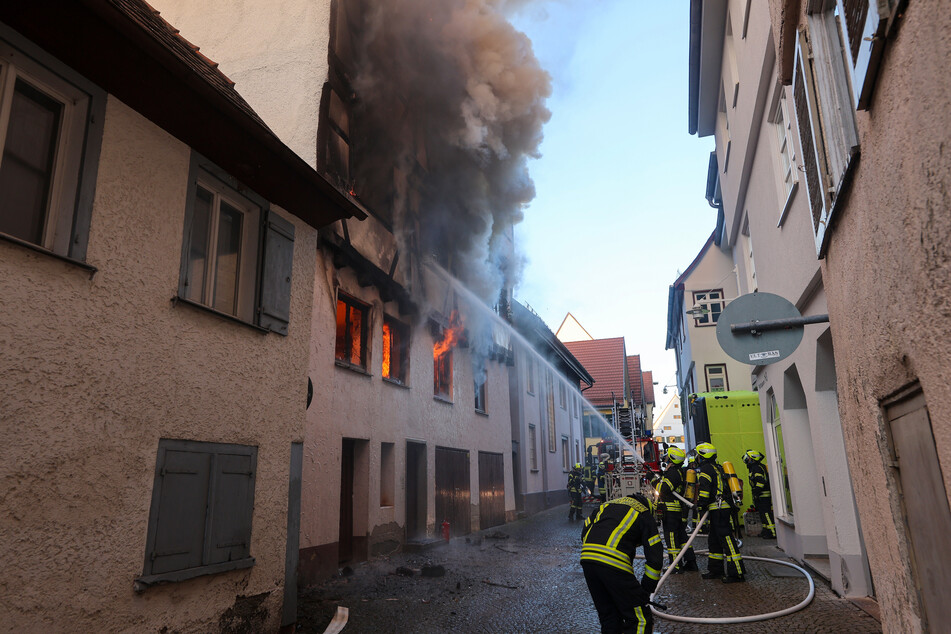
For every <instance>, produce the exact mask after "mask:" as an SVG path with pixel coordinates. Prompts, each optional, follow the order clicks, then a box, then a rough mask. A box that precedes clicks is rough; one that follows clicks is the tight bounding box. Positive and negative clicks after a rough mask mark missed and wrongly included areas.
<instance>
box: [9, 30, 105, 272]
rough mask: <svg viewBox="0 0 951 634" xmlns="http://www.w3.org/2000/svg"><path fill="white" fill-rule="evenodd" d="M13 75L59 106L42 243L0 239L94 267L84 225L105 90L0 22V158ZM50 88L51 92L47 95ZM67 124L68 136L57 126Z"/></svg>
mask: <svg viewBox="0 0 951 634" xmlns="http://www.w3.org/2000/svg"><path fill="white" fill-rule="evenodd" d="M17 78H21V79H23V81H25V82H26V83H27V84H29V85H30V86H32V87H33V88H34V89H36V90H38V91H39V92H41V93H43V94H44V95H46V96H47V97H49V98H51V99H53V100H55V101H58V102H59V103H60V104H61V105H62V106H63V113H64V117H65V118H64V119H63V120H61V121H60V126H59V128H60V133H58V134H57V143H56V146H57V147H56V150H55V157H54V160H53V173H52V175H51V183H50V188H49V191H48V194H49V195H48V199H47V205H46V211H45V212H44V218H43V237H42V240H41V243H36V242H33V241H31V240H28V239H23V238H20V237H16V236H13V235H11V234H7V233H0V238H2V239H3V240H5V241H8V242H12V243H15V244H18V245H21V246H23V247H25V248H28V249H30V250H33V251H37V252H39V253H43V254H45V255H49V256H52V257H55V258H57V259H59V260H63V261H66V262H69V263H71V264H75V265H78V266H79V267H81V268H83V269H86V270H89V271H91V272H96V271H97V269H96V267H94V266H91V265H89V264H87V263H86V250H87V246H88V242H89V227H90V219H91V216H92V208H93V201H94V198H95V190H96V181H97V178H98V168H99V157H100V153H101V148H102V133H103V122H104V120H105V112H106V92H105V91H104V90H102V89H101V88H99V87H98V86H96V85H95V84H93V83H92V82H90V81H89V80H87V79H86V78H85V77H83V76H82V75H80V74H78V73H77V72H75V71H74V70H72V69H71V68H70V67H68V66H66V65H65V64H63V63H62V62H60V61H59V60H58V59H56V58H55V57H53V56H52V55H50V54H48V53H47V52H46V51H44V50H42V49H40V48H39V47H37V46H36V45H35V44H33V43H32V42H30V41H29V40H27V39H26V38H24V37H22V36H21V35H20V34H18V33H17V32H15V31H13V30H12V29H9V28H8V27H6V26H5V25H3V24H0V162H2V155H3V150H4V146H5V139H6V131H7V126H8V124H9V115H10V112H9V109H10V106H11V104H12V99H13V94H12V92H9V93H7V92H6V90H5V89H4V86H8V87H12V86H13V85H14V84H15V82H16V80H17ZM51 92H54V93H55V94H50V93H51ZM66 127H70V128H71V129H70V130H69V132H68V134H67V135H66V136H67V141H65V142H64V141H63V135H62V134H61V131H62V130H63V129H64V128H66Z"/></svg>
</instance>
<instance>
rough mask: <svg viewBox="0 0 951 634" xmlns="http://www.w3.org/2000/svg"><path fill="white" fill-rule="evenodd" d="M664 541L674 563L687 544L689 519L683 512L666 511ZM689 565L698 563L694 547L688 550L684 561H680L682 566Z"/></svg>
mask: <svg viewBox="0 0 951 634" xmlns="http://www.w3.org/2000/svg"><path fill="white" fill-rule="evenodd" d="M662 523H663V525H664V541H665V542H666V544H667V556H668V557H670V562H671V563H673V561H674V559H676V558H677V555H679V554H680V551H681V550H682V549H683V547H684V544H686V543H687V517H686V514H685V513H684V512H682V511H667V510H665V511H664V518H663V522H662ZM689 563H694V564H696V563H697V556H696V555H695V554H694V553H693V546H691V547H690V548H688V549H687V552H686V553H684V556H683V559H681V560H680V564H679V565H680V566H683V565H684V564H689Z"/></svg>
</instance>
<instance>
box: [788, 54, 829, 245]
mask: <svg viewBox="0 0 951 634" xmlns="http://www.w3.org/2000/svg"><path fill="white" fill-rule="evenodd" d="M808 56H809V54H808V44H807V43H806V42H805V41H804V39H803V37H800V39H799V42H797V44H796V65H795V67H794V68H793V106H794V110H795V113H796V129H797V131H798V133H799V145H800V147H801V148H802V166H803V169H804V170H805V172H806V178H805V181H806V194H807V195H808V198H809V210H810V212H811V213H812V226H813V230H814V233H815V236H816V252H818V251H819V249H820V245H821V244H822V239H823V237H824V234H825V226H826V217H827V216H828V206H827V203H826V200H827V197H826V194H825V178H824V174H825V154H824V151H823V146H822V138H821V137H820V136H819V134H818V132H819V130H820V129H819V124H818V118H817V117H818V111H817V107H816V99H815V86H814V85H813V83H812V69H811V64H810V63H809V60H808Z"/></svg>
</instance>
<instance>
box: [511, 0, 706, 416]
mask: <svg viewBox="0 0 951 634" xmlns="http://www.w3.org/2000/svg"><path fill="white" fill-rule="evenodd" d="M512 22H513V24H514V25H515V27H516V28H518V29H519V30H521V31H523V32H524V33H526V34H527V35H528V36H529V38H530V39H531V40H532V44H533V47H534V50H535V54H536V56H537V57H538V59H539V61H540V62H541V65H542V66H543V67H544V68H545V69H546V70H547V71H548V72H549V73H550V74H551V76H552V96H551V97H550V98H549V100H548V107H549V109H550V110H551V112H552V117H551V120H550V121H549V122H548V124H547V125H546V126H545V129H544V135H545V138H544V141H543V143H542V145H541V154H542V156H541V158H539V159H537V160H533V161H531V163H530V165H529V170H530V173H531V176H532V178H533V179H534V181H535V187H536V191H537V194H536V197H535V199H534V200H533V201H532V202H531V203H530V205H529V207H528V208H526V210H525V220H524V221H522V222H521V223H520V224H518V225H516V228H515V239H516V244H517V248H518V249H520V250H521V252H522V254H523V255H524V257H525V258H526V265H525V270H524V273H523V276H522V280H521V282H520V284H519V285H518V286H517V287H516V289H515V297H516V299H518V300H519V301H520V302H522V303H527V304H528V305H529V306H531V307H532V309H534V310H535V312H536V313H538V315H539V316H540V317H541V318H542V319H544V320H545V322H546V323H547V324H548V326H549V327H550V328H551V329H552V331H556V330H557V329H558V327H559V326H560V325H561V323H562V320H563V319H564V318H565V315H566V314H567V313H568V312H570V313H571V314H572V315H574V316H575V318H576V319H577V320H578V321H579V322H580V323H581V325H582V326H584V328H585V329H586V330H587V331H588V332H589V333H591V335H592V336H593V337H595V338H597V339H602V338H609V337H621V336H623V337H624V339H625V344H626V347H627V353H628V354H629V355H632V354H639V355H640V356H641V367H642V369H644V370H651V371H653V376H654V381H656V382H658V385H657V386H655V393H656V396H655V399H656V401H657V405H658V407H662V406H663V405H665V404H666V402H667V400H668V398H669V397H665V396H662V394H661V392H662V387H663V386H664V385H667V384H674V383H676V361H675V359H674V352H673V351H672V350H666V351H665V350H664V344H665V339H666V333H667V292H668V288H669V286H670V284H671V283H673V282H674V280H676V279H677V277H678V275H679V274H680V272H681V271H683V270H684V269H686V268H687V266H689V264H690V262H691V261H693V259H694V257H695V256H696V255H697V253H698V252H699V251H700V248H701V247H702V246H703V244H704V243H705V242H706V240H707V238H708V237H709V236H710V233H711V232H712V231H713V229H714V226H715V225H716V210H715V209H713V208H711V207H710V206H709V205H708V204H707V201H706V199H705V198H704V191H705V188H706V175H707V162H708V160H709V155H710V151H711V150H712V149H713V139H712V137H708V138H704V139H698V138H697V137H696V136H691V135H690V134H688V132H687V79H688V78H687V70H688V63H687V53H688V45H689V3H688V2H645V1H643V0H542V1H538V2H534V3H531V4H529V5H528V6H527V7H526V8H524V9H523V10H522V11H521V12H520V13H519V14H517V15H515V16H514V17H513V19H512ZM670 393H671V394H673V389H671V390H670Z"/></svg>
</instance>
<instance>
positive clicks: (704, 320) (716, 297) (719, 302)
mask: <svg viewBox="0 0 951 634" xmlns="http://www.w3.org/2000/svg"><path fill="white" fill-rule="evenodd" d="M693 303H694V305H695V306H696V305H697V304H700V306H701V308H705V309H706V311H707V312H705V313H704V314H702V315H700V316H699V317H695V318H694V320H693V323H694V325H695V326H713V325H715V324H716V323H717V320H718V319H720V313H721V312H723V304H724V302H723V289H715V290H708V291H694V292H693Z"/></svg>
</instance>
